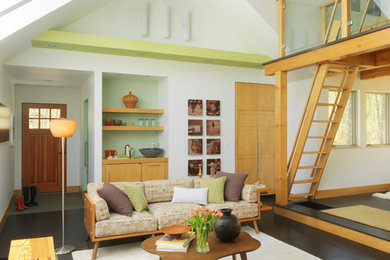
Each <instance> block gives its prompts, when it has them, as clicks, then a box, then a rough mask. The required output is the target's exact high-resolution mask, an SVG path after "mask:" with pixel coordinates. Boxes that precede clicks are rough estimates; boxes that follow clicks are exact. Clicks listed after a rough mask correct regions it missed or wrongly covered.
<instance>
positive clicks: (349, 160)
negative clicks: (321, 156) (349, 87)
mask: <svg viewBox="0 0 390 260" xmlns="http://www.w3.org/2000/svg"><path fill="white" fill-rule="evenodd" d="M389 86H390V78H381V79H373V80H359V79H356V81H355V84H354V86H353V88H354V89H357V90H358V91H359V97H360V100H359V103H360V106H359V109H360V113H359V115H360V118H359V119H360V125H358V128H360V131H358V132H360V136H359V137H358V139H359V140H360V143H359V147H358V148H351V149H333V150H332V152H331V154H330V156H329V161H328V164H327V166H326V169H325V172H324V176H323V179H322V181H321V184H320V187H319V189H321V190H324V189H334V188H343V187H354V186H364V185H374V184H383V183H390V163H389V158H390V146H387V147H370V148H368V147H367V146H366V145H367V143H366V111H365V107H366V100H365V98H366V97H365V95H366V93H367V91H368V92H370V91H371V92H384V93H390V88H389Z"/></svg>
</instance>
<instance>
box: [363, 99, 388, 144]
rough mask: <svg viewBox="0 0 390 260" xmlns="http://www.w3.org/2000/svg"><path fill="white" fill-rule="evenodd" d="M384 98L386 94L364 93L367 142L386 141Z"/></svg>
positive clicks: (383, 142) (378, 142)
mask: <svg viewBox="0 0 390 260" xmlns="http://www.w3.org/2000/svg"><path fill="white" fill-rule="evenodd" d="M386 100H387V99H386V94H374V93H367V95H366V135H367V144H386V143H387V138H386V132H387V120H386V118H387V109H386V107H387V104H386V103H387V101H386Z"/></svg>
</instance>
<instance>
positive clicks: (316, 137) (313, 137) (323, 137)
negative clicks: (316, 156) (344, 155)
mask: <svg viewBox="0 0 390 260" xmlns="http://www.w3.org/2000/svg"><path fill="white" fill-rule="evenodd" d="M307 138H310V139H330V138H332V137H329V136H308V137H307Z"/></svg>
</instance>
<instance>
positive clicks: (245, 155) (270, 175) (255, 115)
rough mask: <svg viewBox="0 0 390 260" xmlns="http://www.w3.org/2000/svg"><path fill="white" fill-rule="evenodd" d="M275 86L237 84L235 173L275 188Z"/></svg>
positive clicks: (249, 180)
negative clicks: (244, 174) (245, 174)
mask: <svg viewBox="0 0 390 260" xmlns="http://www.w3.org/2000/svg"><path fill="white" fill-rule="evenodd" d="M274 102H275V101H274V86H273V85H262V84H252V83H236V172H238V173H248V178H247V179H246V183H249V184H252V183H255V182H257V181H260V182H261V183H263V184H265V185H267V187H271V188H274V187H275V185H274V183H275V180H274V178H275V173H274V168H275V166H274V164H273V162H274V157H275V147H274V146H275V145H274V142H275V114H274Z"/></svg>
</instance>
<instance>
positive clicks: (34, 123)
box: [28, 119, 39, 129]
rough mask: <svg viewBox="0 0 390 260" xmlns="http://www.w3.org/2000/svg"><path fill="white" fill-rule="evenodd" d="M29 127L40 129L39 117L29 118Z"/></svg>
mask: <svg viewBox="0 0 390 260" xmlns="http://www.w3.org/2000/svg"><path fill="white" fill-rule="evenodd" d="M28 128H29V129H39V119H29V120H28Z"/></svg>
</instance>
